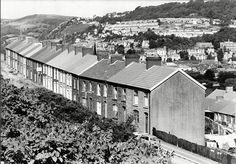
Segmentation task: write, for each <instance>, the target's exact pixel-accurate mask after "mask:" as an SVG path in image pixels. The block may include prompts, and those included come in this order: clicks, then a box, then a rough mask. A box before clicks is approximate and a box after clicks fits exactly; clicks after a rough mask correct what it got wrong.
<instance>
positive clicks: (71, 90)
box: [6, 41, 205, 145]
mask: <svg viewBox="0 0 236 164" xmlns="http://www.w3.org/2000/svg"><path fill="white" fill-rule="evenodd" d="M20 45H21V46H20ZM18 46H19V47H18ZM14 47H15V48H14ZM6 51H7V64H8V65H9V66H10V67H12V68H16V67H15V65H14V64H13V63H17V62H20V63H21V60H26V64H27V65H26V73H25V74H26V77H28V78H29V79H31V80H33V81H34V82H36V83H38V84H41V85H42V86H44V87H46V88H48V89H50V90H52V91H54V92H55V93H59V94H62V95H64V96H65V97H66V98H68V99H73V100H77V101H80V102H81V103H82V104H83V105H84V106H87V107H88V109H90V110H93V111H94V112H97V114H99V115H101V116H102V117H107V118H112V119H115V120H117V121H119V122H123V121H125V120H127V118H128V116H129V115H133V116H134V124H135V125H136V127H137V131H138V132H141V133H152V129H153V128H156V129H157V130H161V131H165V132H167V133H170V134H174V135H176V136H177V137H179V138H183V139H186V140H189V141H191V142H195V143H197V144H201V145H204V129H205V122H204V109H203V100H204V98H205V87H204V86H202V85H201V84H199V83H198V82H197V81H195V80H194V79H193V78H191V77H190V76H188V75H187V74H186V73H185V72H183V71H182V70H181V69H176V68H170V67H166V66H160V65H161V60H160V58H158V57H147V58H146V63H145V64H144V63H139V58H140V56H138V55H126V56H122V55H117V54H115V55H109V58H108V56H105V55H104V56H103V55H99V54H98V55H96V54H95V53H94V49H93V48H84V47H73V46H69V47H64V46H61V47H59V46H54V45H51V44H44V43H43V44H40V43H38V44H36V43H33V42H29V41H16V42H14V43H12V44H10V45H9V46H7V49H6ZM13 54H17V55H18V56H22V58H23V59H20V58H17V57H16V56H14V58H13ZM104 58H105V59H104ZM18 60H20V61H18ZM13 61H14V62H13ZM23 65H24V62H23ZM19 68H20V69H18V68H17V69H18V71H19V70H21V67H19ZM19 73H22V72H21V71H19ZM23 74H24V73H23Z"/></svg>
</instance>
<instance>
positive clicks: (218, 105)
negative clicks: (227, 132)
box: [204, 98, 235, 116]
mask: <svg viewBox="0 0 236 164" xmlns="http://www.w3.org/2000/svg"><path fill="white" fill-rule="evenodd" d="M204 109H205V110H210V111H212V112H216V113H222V114H227V115H232V116H234V115H235V103H234V102H233V101H229V100H224V99H223V100H216V99H212V98H206V99H205V101H204Z"/></svg>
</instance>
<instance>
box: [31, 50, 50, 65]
mask: <svg viewBox="0 0 236 164" xmlns="http://www.w3.org/2000/svg"><path fill="white" fill-rule="evenodd" d="M51 51H52V49H51V48H49V47H43V48H42V49H41V50H39V51H38V52H37V53H35V54H33V55H32V56H30V57H29V58H31V59H33V60H36V61H40V62H41V60H42V59H43V57H44V56H46V55H49V54H50V53H51Z"/></svg>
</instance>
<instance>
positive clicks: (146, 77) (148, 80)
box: [107, 62, 206, 91]
mask: <svg viewBox="0 0 236 164" xmlns="http://www.w3.org/2000/svg"><path fill="white" fill-rule="evenodd" d="M177 72H181V73H182V74H183V75H184V76H186V77H187V78H189V79H190V80H192V81H193V82H194V83H196V84H197V85H198V86H200V87H201V88H202V89H204V90H205V89H206V88H205V87H204V86H203V85H201V84H200V83H199V82H197V81H196V80H194V79H193V78H192V77H190V76H189V75H187V74H186V73H185V72H184V71H182V70H181V69H178V68H172V67H165V66H156V65H154V66H152V67H151V68H149V69H148V70H147V69H146V65H145V64H141V63H135V62H132V63H131V64H129V65H128V66H126V67H125V68H124V69H123V70H121V71H120V72H118V73H117V74H116V75H114V76H112V77H111V78H109V79H108V80H107V81H108V82H112V83H117V84H123V85H128V86H132V87H136V88H142V89H147V90H150V91H151V90H153V89H154V88H156V87H157V86H158V85H160V84H161V83H163V82H164V81H165V80H167V79H168V78H170V77H171V76H172V75H174V74H175V73H177Z"/></svg>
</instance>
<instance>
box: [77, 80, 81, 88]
mask: <svg viewBox="0 0 236 164" xmlns="http://www.w3.org/2000/svg"><path fill="white" fill-rule="evenodd" d="M79 87H80V86H79V79H77V90H79Z"/></svg>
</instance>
